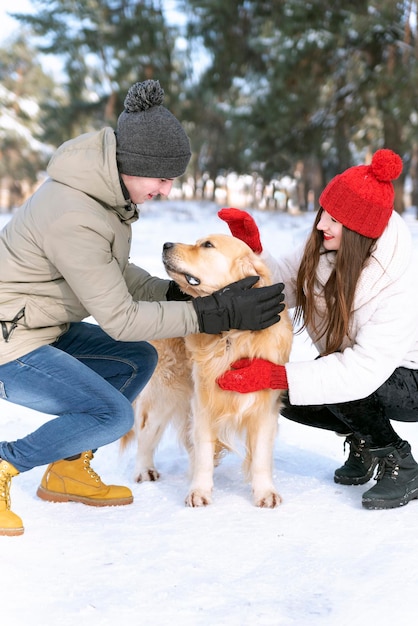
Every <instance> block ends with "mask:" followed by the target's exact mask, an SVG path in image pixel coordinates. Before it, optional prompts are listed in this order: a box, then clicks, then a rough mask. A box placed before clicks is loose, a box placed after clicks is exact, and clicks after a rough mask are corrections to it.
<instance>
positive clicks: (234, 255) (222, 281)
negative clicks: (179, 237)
mask: <svg viewBox="0 0 418 626" xmlns="http://www.w3.org/2000/svg"><path fill="white" fill-rule="evenodd" d="M163 263H164V267H165V270H166V272H167V274H168V275H169V276H170V278H172V279H173V280H175V281H176V283H177V284H178V285H179V287H180V289H181V290H182V291H184V293H187V294H189V295H190V296H192V297H193V298H196V297H198V296H207V295H210V294H211V293H213V292H214V291H217V290H218V289H222V288H223V287H225V286H226V285H229V284H230V283H234V282H236V281H237V280H241V279H242V278H245V277H246V276H259V277H260V280H259V281H258V282H257V283H256V285H255V286H256V287H262V286H264V285H269V284H271V279H270V274H269V272H268V270H267V267H266V266H265V264H264V263H263V262H262V261H261V259H260V258H259V257H258V256H257V255H256V254H255V253H254V252H253V251H252V250H251V248H250V247H249V246H247V244H246V243H244V242H243V241H241V240H240V239H236V238H235V237H232V236H231V235H209V236H208V237H204V238H202V239H198V240H197V241H196V243H195V244H185V243H172V242H166V243H165V244H164V245H163Z"/></svg>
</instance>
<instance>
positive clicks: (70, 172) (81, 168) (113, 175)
mask: <svg viewBox="0 0 418 626" xmlns="http://www.w3.org/2000/svg"><path fill="white" fill-rule="evenodd" d="M47 173H48V175H49V176H50V177H51V178H52V179H53V180H55V181H57V182H59V183H62V184H64V185H67V186H68V187H72V188H73V189H77V190H78V191H82V192H83V193H85V194H87V195H89V196H91V197H92V198H94V199H95V200H97V201H98V202H100V203H101V204H103V205H106V207H108V208H111V209H112V210H114V211H116V212H117V213H118V215H119V216H120V217H121V219H122V220H123V221H130V220H132V218H136V217H137V213H136V207H135V205H131V204H130V203H129V201H127V200H126V199H125V198H124V195H123V192H122V188H121V183H120V179H119V172H118V168H117V164H116V137H115V133H114V131H113V129H112V128H110V127H107V128H104V129H102V130H100V131H96V132H92V133H85V134H84V135H80V136H79V137H76V138H75V139H70V140H69V141H66V142H65V143H63V144H62V145H61V146H60V147H59V148H58V149H57V150H56V152H55V153H54V155H53V156H52V158H51V160H50V162H49V164H48V167H47Z"/></svg>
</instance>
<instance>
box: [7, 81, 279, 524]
mask: <svg viewBox="0 0 418 626" xmlns="http://www.w3.org/2000/svg"><path fill="white" fill-rule="evenodd" d="M163 97H164V92H163V90H162V89H161V87H160V85H159V83H158V81H153V80H148V81H145V82H143V83H136V84H135V85H133V86H132V87H131V88H130V90H129V91H128V94H127V97H126V99H125V109H124V111H123V112H122V113H121V115H120V117H119V119H118V124H117V130H116V133H115V132H114V131H113V130H112V129H111V128H104V129H102V130H101V131H98V132H93V133H88V134H85V135H81V136H79V137H77V138H75V139H72V140H70V141H67V142H65V143H64V144H63V145H62V146H60V148H58V150H57V151H56V153H55V154H54V155H53V157H52V159H51V161H50V163H49V165H48V170H47V173H48V176H49V178H48V179H47V180H46V181H45V183H44V184H43V185H42V186H41V187H40V188H39V189H38V190H37V191H36V193H35V194H34V195H33V196H32V197H31V198H29V200H28V201H27V202H26V203H25V204H24V205H23V206H22V207H21V208H20V209H19V210H18V211H17V213H16V214H15V215H14V216H13V218H12V219H11V220H10V221H9V222H8V224H7V225H6V227H5V228H4V229H3V231H2V232H1V233H0V264H1V268H2V271H1V275H0V325H1V331H2V336H1V338H0V395H1V397H3V398H4V399H6V400H8V401H10V402H13V403H16V404H20V405H22V406H26V407H30V408H32V409H35V410H38V411H41V412H43V413H47V414H50V415H52V416H55V417H54V418H53V419H51V420H50V421H48V422H46V423H45V424H43V425H42V426H41V427H40V428H39V429H37V430H36V431H35V432H33V433H31V434H29V435H27V436H26V437H23V438H22V439H19V440H17V441H13V442H6V441H0V535H1V534H3V535H20V534H22V533H23V523H22V520H21V519H20V517H19V516H18V515H16V514H15V513H14V512H12V511H11V509H10V483H11V479H12V478H13V477H14V476H16V475H17V474H19V473H20V472H24V471H28V470H30V469H32V468H33V467H35V466H39V465H46V464H49V466H48V468H47V470H46V472H45V474H44V476H43V478H42V481H41V485H40V486H39V488H38V492H37V493H38V496H39V497H40V498H42V499H44V500H49V501H53V502H63V501H64V502H66V501H76V502H81V503H84V504H89V505H95V506H108V505H123V504H129V503H131V502H132V501H133V498H132V493H131V491H130V490H129V489H128V488H126V487H122V486H116V485H105V484H104V483H103V482H102V481H101V479H100V477H99V476H98V475H97V474H96V473H95V472H94V470H93V469H92V468H91V466H90V461H91V459H92V458H93V452H94V451H95V450H96V449H97V448H98V447H100V446H103V445H106V444H108V443H110V442H112V441H115V440H116V439H118V438H119V437H121V436H122V435H123V434H124V433H126V432H127V431H128V430H129V429H130V428H131V427H132V424H133V410H132V406H131V403H132V401H133V400H134V399H135V397H136V396H137V395H138V393H139V392H140V391H141V389H143V387H144V386H145V384H146V383H147V381H148V380H149V378H150V377H151V375H152V372H153V371H154V369H155V366H156V363H157V355H156V351H155V350H154V348H153V347H152V346H151V345H150V344H149V343H147V340H149V339H157V338H163V337H177V336H185V335H187V334H190V333H196V332H205V333H219V332H222V331H224V330H229V329H230V328H241V329H253V330H257V329H259V328H264V327H267V326H269V325H271V324H273V323H276V322H277V321H278V320H279V319H280V317H279V313H280V312H281V311H282V310H283V306H284V305H283V304H282V300H283V294H282V290H283V285H281V284H280V285H275V286H272V287H264V288H260V289H254V290H252V289H250V287H251V286H252V285H253V284H254V282H255V281H256V279H253V278H251V279H245V280H244V281H240V282H239V283H236V284H234V285H231V286H229V287H227V288H225V289H223V290H221V292H218V293H216V294H214V295H213V296H208V297H206V298H197V299H196V300H194V301H186V296H185V295H184V294H182V293H181V292H180V290H179V288H178V286H177V285H176V284H175V283H174V282H172V281H169V280H163V279H160V278H156V277H153V276H150V275H149V274H148V273H147V272H146V271H145V270H143V269H141V268H139V267H137V266H135V265H133V264H131V263H129V253H130V242H131V224H132V223H133V222H135V221H136V220H137V219H138V210H137V204H141V203H143V202H144V201H146V200H150V199H152V198H153V197H155V196H157V195H159V194H162V195H167V194H168V193H169V192H170V189H171V186H172V183H173V179H174V178H176V177H178V176H180V175H182V174H183V173H184V171H185V169H186V167H187V165H188V163H189V160H190V156H191V153H190V144H189V140H188V138H187V135H186V134H185V132H184V130H183V128H182V126H181V124H180V123H179V121H178V120H177V119H176V118H175V117H174V116H173V115H172V114H171V113H170V112H169V111H168V110H167V109H166V108H165V107H164V106H163V105H162V103H163ZM88 316H92V317H93V318H94V319H95V321H96V322H97V325H96V324H88V323H86V322H84V321H82V320H84V319H85V318H86V317H88Z"/></svg>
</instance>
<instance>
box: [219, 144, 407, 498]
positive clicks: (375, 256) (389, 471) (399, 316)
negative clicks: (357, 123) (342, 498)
mask: <svg viewBox="0 0 418 626" xmlns="http://www.w3.org/2000/svg"><path fill="white" fill-rule="evenodd" d="M401 171H402V161H401V158H400V157H399V156H398V155H397V154H395V153H394V152H392V151H391V150H386V149H383V150H378V151H377V152H376V153H375V154H374V156H373V159H372V161H371V164H370V165H369V166H366V165H360V166H356V167H351V168H349V169H348V170H346V171H345V172H343V173H342V174H340V175H338V176H336V177H335V178H333V179H332V180H331V182H330V183H329V184H328V185H327V187H326V188H325V189H324V191H323V192H322V194H321V196H320V207H321V208H320V210H319V212H318V215H317V217H316V220H315V223H314V226H313V229H312V233H311V235H310V236H309V238H308V240H307V243H306V245H305V246H304V249H302V250H299V251H297V252H296V253H295V254H292V255H291V256H290V257H289V258H285V259H282V260H278V261H274V260H273V259H271V258H270V261H269V262H270V266H271V268H272V270H273V273H274V278H275V279H278V278H280V280H282V281H283V282H284V283H285V286H286V288H285V291H286V299H287V303H288V306H289V307H295V320H296V322H301V323H302V328H305V329H306V331H307V332H308V333H309V335H310V337H311V338H312V340H313V342H314V344H315V346H316V347H317V349H318V352H319V355H320V358H317V359H316V360H315V361H313V362H312V361H311V362H292V363H286V364H285V366H279V365H274V364H272V363H270V362H268V361H264V360H261V359H257V360H253V361H251V362H250V361H248V360H243V361H239V362H236V363H234V364H232V369H231V370H230V371H228V372H226V373H224V374H223V375H222V377H221V378H220V379H219V385H220V386H221V387H222V388H223V389H226V390H231V391H239V392H241V393H243V392H251V391H256V390H259V389H266V388H273V389H275V388H278V389H288V398H287V400H286V401H285V407H284V409H283V411H282V414H283V415H284V416H285V417H287V418H288V419H291V420H294V421H296V422H300V423H302V424H307V425H310V426H315V427H317V428H325V429H328V430H334V431H336V432H337V433H340V434H342V435H346V441H347V443H348V444H349V446H350V454H349V457H348V459H347V461H346V462H345V464H344V465H343V466H342V467H340V468H339V469H337V470H336V472H335V476H334V480H335V482H337V483H341V484H345V485H360V484H364V483H366V482H367V481H368V480H369V479H370V478H371V476H372V475H373V472H374V469H375V467H376V465H377V464H379V469H378V472H377V476H376V479H377V483H376V484H375V485H374V486H373V487H372V488H371V489H369V490H368V491H366V492H365V493H364V494H363V498H362V504H363V506H365V507H366V508H369V509H387V508H393V507H398V506H402V505H404V504H407V503H408V502H409V501H410V500H412V499H413V498H418V465H417V463H416V462H415V460H414V458H413V456H412V454H411V448H410V445H409V443H408V442H407V441H403V440H402V439H401V437H399V435H398V434H397V433H396V431H395V430H394V429H393V426H392V424H391V422H390V420H391V419H394V420H399V421H418V285H417V276H416V275H417V270H416V267H415V266H414V265H413V263H412V243H411V237H410V233H409V231H408V229H407V227H406V225H405V223H404V221H403V220H402V218H401V217H400V216H399V215H398V214H397V213H395V212H393V201H394V189H393V185H392V182H391V181H392V180H394V179H396V178H398V176H399V175H400V173H401ZM220 217H221V218H222V219H224V220H225V221H226V222H228V224H229V226H230V229H231V232H232V234H234V235H235V236H237V237H239V238H241V239H243V240H244V241H246V242H247V243H248V244H249V245H250V246H251V247H252V248H253V249H254V250H257V251H258V252H262V246H261V243H260V239H259V233H258V229H257V227H256V225H255V224H254V222H253V220H252V218H251V217H250V216H248V215H247V214H245V213H243V212H239V211H237V210H235V209H224V210H222V211H220Z"/></svg>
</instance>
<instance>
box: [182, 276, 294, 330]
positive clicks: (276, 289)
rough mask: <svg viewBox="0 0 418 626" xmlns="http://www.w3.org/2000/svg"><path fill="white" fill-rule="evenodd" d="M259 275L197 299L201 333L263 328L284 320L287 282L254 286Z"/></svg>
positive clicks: (195, 301)
mask: <svg viewBox="0 0 418 626" xmlns="http://www.w3.org/2000/svg"><path fill="white" fill-rule="evenodd" d="M259 278H260V277H259V276H248V277H247V278H243V279H242V280H239V281H238V282H236V283H232V284H231V285H227V286H226V287H224V288H223V289H220V290H219V291H215V293H213V294H212V295H211V296H205V297H203V298H195V299H194V300H193V301H192V302H193V306H194V308H195V311H196V313H197V319H198V322H199V329H200V332H201V333H208V334H209V335H217V334H219V333H221V332H222V331H224V330H230V329H231V328H237V329H239V330H262V329H263V328H268V326H271V325H272V324H275V323H276V322H278V321H279V320H280V315H279V313H281V312H282V311H283V309H284V306H285V305H284V304H283V300H284V293H283V289H284V284H283V283H278V284H277V285H271V286H270V287H260V288H259V289H251V287H252V286H253V285H255V283H256V282H257V281H258V280H259Z"/></svg>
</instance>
